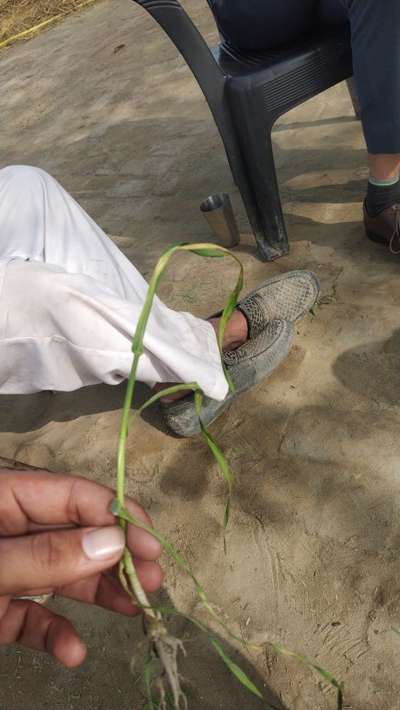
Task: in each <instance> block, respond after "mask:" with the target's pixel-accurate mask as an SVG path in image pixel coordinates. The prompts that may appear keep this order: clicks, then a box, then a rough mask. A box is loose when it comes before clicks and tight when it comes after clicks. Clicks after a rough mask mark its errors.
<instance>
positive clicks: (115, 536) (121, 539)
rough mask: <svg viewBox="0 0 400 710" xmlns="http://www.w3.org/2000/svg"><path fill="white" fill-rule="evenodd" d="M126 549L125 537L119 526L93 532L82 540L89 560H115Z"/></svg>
mask: <svg viewBox="0 0 400 710" xmlns="http://www.w3.org/2000/svg"><path fill="white" fill-rule="evenodd" d="M124 547H125V536H124V533H123V532H122V530H121V528H119V527H118V526H117V525H113V526H112V527H109V528H98V529H97V530H91V531H90V532H88V533H86V535H84V536H83V538H82V548H83V551H84V553H85V555H86V557H88V558H89V560H107V559H108V558H113V557H115V556H116V555H117V554H118V553H121V552H122V551H123V549H124Z"/></svg>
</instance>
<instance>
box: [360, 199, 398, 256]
mask: <svg viewBox="0 0 400 710" xmlns="http://www.w3.org/2000/svg"><path fill="white" fill-rule="evenodd" d="M364 226H365V232H366V235H367V237H368V239H371V240H372V241H373V242H378V244H384V245H385V246H387V247H388V248H389V250H390V251H391V252H392V254H400V204H397V205H392V207H387V209H385V210H383V211H382V212H380V213H379V214H378V215H377V216H376V217H371V216H370V215H369V214H368V210H367V206H366V203H365V202H364Z"/></svg>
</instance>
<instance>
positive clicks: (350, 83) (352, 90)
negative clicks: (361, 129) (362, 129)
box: [347, 77, 361, 120]
mask: <svg viewBox="0 0 400 710" xmlns="http://www.w3.org/2000/svg"><path fill="white" fill-rule="evenodd" d="M347 88H348V91H349V94H350V98H351V102H352V104H353V109H354V113H355V115H356V118H358V120H360V119H361V109H360V102H359V100H358V94H357V89H356V84H355V81H354V77H351V79H347Z"/></svg>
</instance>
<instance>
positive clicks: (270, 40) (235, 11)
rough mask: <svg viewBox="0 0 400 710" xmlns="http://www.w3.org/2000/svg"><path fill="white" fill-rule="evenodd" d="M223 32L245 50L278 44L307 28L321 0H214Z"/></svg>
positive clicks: (312, 20) (310, 25)
mask: <svg viewBox="0 0 400 710" xmlns="http://www.w3.org/2000/svg"><path fill="white" fill-rule="evenodd" d="M211 5H212V7H213V11H214V14H215V17H216V19H217V23H218V26H219V30H220V32H221V34H222V35H223V36H224V37H225V39H227V40H228V42H230V43H231V44H232V45H233V46H235V47H238V48H239V49H244V50H250V51H251V50H255V51H257V50H263V49H270V48H272V47H278V46H279V45H282V44H287V43H290V42H292V41H293V40H295V39H298V37H299V36H300V35H302V34H303V33H304V32H308V31H309V30H310V29H311V28H312V26H313V23H314V21H315V18H316V12H317V11H316V8H317V6H318V0H211Z"/></svg>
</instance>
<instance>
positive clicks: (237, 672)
mask: <svg viewBox="0 0 400 710" xmlns="http://www.w3.org/2000/svg"><path fill="white" fill-rule="evenodd" d="M211 645H212V646H214V648H215V650H216V652H217V653H218V655H219V656H220V657H221V658H222V660H223V662H224V663H225V665H226V666H227V667H228V668H229V670H230V672H231V673H232V674H233V675H234V676H235V678H237V679H238V681H239V682H240V683H241V684H242V685H244V687H245V688H247V690H249V691H250V692H251V693H253V695H256V696H257V698H261V700H262V699H263V696H262V695H261V693H260V691H259V690H258V688H256V686H255V685H254V683H252V681H251V680H250V678H249V677H248V676H247V675H246V673H245V672H244V671H242V669H241V668H240V667H239V666H238V665H237V664H236V663H234V661H232V659H231V658H229V656H227V654H226V653H225V651H224V649H223V648H222V646H221V644H220V643H218V641H216V639H211Z"/></svg>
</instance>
